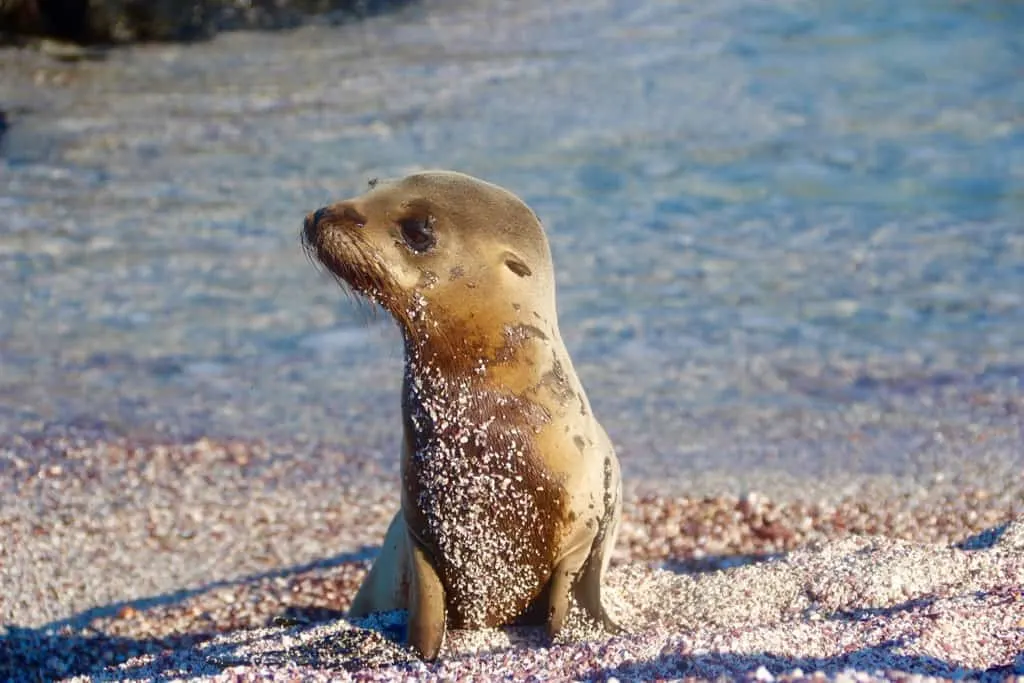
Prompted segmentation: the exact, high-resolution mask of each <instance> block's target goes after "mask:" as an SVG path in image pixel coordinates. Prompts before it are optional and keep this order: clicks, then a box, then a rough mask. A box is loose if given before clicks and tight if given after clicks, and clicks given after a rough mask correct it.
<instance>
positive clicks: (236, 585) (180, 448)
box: [0, 435, 1024, 681]
mask: <svg viewBox="0 0 1024 683" xmlns="http://www.w3.org/2000/svg"><path fill="white" fill-rule="evenodd" d="M29 450H31V451H32V452H34V453H35V454H36V455H38V454H39V453H40V452H45V453H47V454H49V456H50V457H49V458H46V459H45V464H43V465H41V466H38V467H29V466H28V465H24V466H23V467H19V463H27V460H25V459H19V458H20V456H19V454H21V456H24V454H25V453H26V452H27V451H29ZM3 454H4V461H3V462H4V463H6V468H7V471H8V472H12V473H13V476H14V478H15V479H16V481H17V484H18V486H17V489H16V490H17V493H15V494H14V495H5V496H4V498H3V503H2V506H0V527H2V529H3V532H4V538H5V539H7V540H6V542H5V543H4V544H3V546H2V547H0V600H2V602H0V608H2V613H3V616H4V623H5V624H6V626H5V630H4V631H3V632H0V667H2V668H0V677H2V678H4V679H5V680H8V679H10V680H40V679H47V680H49V679H61V680H63V679H72V680H140V679H142V680H154V679H159V680H175V679H187V678H193V677H198V678H200V679H202V680H217V681H234V680H394V679H403V678H405V679H407V678H409V677H410V676H411V677H414V678H416V679H436V680H447V679H452V678H458V679H463V678H468V679H474V680H486V679H491V678H494V677H511V678H515V679H518V680H611V679H618V680H649V679H653V678H660V679H665V678H667V679H674V678H688V677H693V678H699V679H707V678H718V677H722V676H725V677H727V678H734V677H741V678H747V679H756V680H771V678H772V677H783V678H784V679H786V680H798V679H801V678H805V677H819V678H820V677H822V676H825V677H827V678H829V679H831V680H868V679H872V680H873V679H875V678H878V679H886V680H902V679H905V678H906V677H922V676H923V677H933V676H934V677H939V678H972V679H982V680H993V681H995V680H1000V681H1001V680H1007V679H1012V678H1013V677H1014V676H1024V656H1022V653H1024V591H1022V586H1024V560H1022V559H1021V558H1022V557H1024V520H1022V519H1021V514H1022V509H1021V500H1022V498H1021V490H1022V487H1024V481H1022V480H1021V479H1020V478H1018V479H1017V480H1015V481H1008V482H1005V483H1006V486H1005V487H1004V488H1003V490H986V491H981V490H959V491H957V490H955V486H953V487H951V488H948V489H947V490H946V491H945V492H943V491H940V490H933V491H922V492H920V493H919V494H917V495H902V496H898V497H892V498H889V499H885V498H884V497H882V496H880V495H879V496H878V497H873V498H863V499H861V500H845V501H832V502H827V501H821V502H817V503H810V502H779V501H773V500H770V499H767V498H765V497H763V496H759V495H757V494H748V495H746V496H744V497H743V498H737V497H734V496H727V495H726V496H719V497H706V498H698V499H690V498H685V497H676V498H671V497H664V496H657V495H645V494H643V493H642V492H640V491H636V490H633V491H632V492H631V493H630V494H629V495H628V497H627V502H626V510H625V521H624V525H623V530H622V533H621V537H620V542H619V544H618V546H617V552H616V556H615V560H614V569H613V571H612V574H611V576H610V578H609V587H610V589H611V593H612V596H613V603H612V604H613V608H614V609H616V611H617V616H618V618H619V619H620V620H621V621H622V622H623V623H624V624H625V625H626V626H627V633H626V634H624V635H621V636H616V637H613V638H609V637H607V636H603V635H601V634H598V633H593V632H590V631H588V630H587V629H585V628H581V629H577V630H575V631H574V633H573V636H572V637H571V640H568V641H567V642H562V643H557V644H552V643H549V642H547V640H546V638H545V636H544V635H543V633H542V631H541V630H540V629H531V628H508V629H500V630H494V631H482V632H458V631H456V632H452V633H451V634H450V636H449V639H448V641H447V643H446V646H445V650H444V652H443V656H442V658H441V659H440V660H439V661H438V662H436V663H432V664H423V663H421V662H419V661H418V660H416V658H415V657H413V656H411V655H410V654H409V652H408V651H406V650H405V649H404V648H403V647H402V646H401V645H400V640H401V637H402V629H403V615H402V614H401V613H395V614H391V615H383V616H381V617H380V618H377V619H372V620H369V621H367V622H360V623H349V622H347V621H345V620H344V618H343V612H344V610H345V608H346V607H347V605H348V603H349V601H350V599H351V597H352V595H353V594H354V591H355V589H356V587H357V586H358V583H359V581H360V579H361V578H362V576H363V575H364V573H365V571H366V570H367V567H368V563H369V560H370V559H371V558H372V557H373V555H374V553H375V552H376V544H377V543H379V540H380V538H381V537H382V535H383V532H384V529H385V526H386V524H387V522H388V521H389V517H390V514H391V513H392V511H393V509H394V491H393V487H391V486H389V481H388V476H387V475H385V474H383V473H374V472H373V471H368V470H367V469H366V468H360V467H359V466H358V463H353V462H352V461H351V460H349V459H348V458H346V456H345V455H344V454H342V453H340V452H337V451H332V450H320V451H318V452H316V453H314V454H310V453H308V452H307V453H306V454H305V455H306V457H305V458H304V459H303V460H302V461H299V460H297V459H296V452H295V451H289V450H288V449H286V448H283V447H280V446H278V447H270V446H267V445H266V444H261V443H245V442H213V441H209V440H200V441H197V442H193V443H189V444H184V445H177V446H168V445H161V444H148V445H143V444H133V443H129V442H126V441H123V440H122V441H105V442H99V443H96V442H95V441H94V440H91V437H85V436H75V435H62V436H51V437H49V438H47V439H44V440H42V441H36V442H27V441H25V442H21V443H19V442H18V440H9V441H8V443H7V444H6V446H5V448H4V450H3ZM311 455H312V456H313V457H311ZM303 463H315V465H310V466H308V467H307V471H306V472H304V473H302V476H299V477H296V476H295V475H296V472H295V468H296V467H300V468H301V467H302V466H303ZM360 469H363V472H362V473H361V474H359V475H357V476H352V475H338V476H336V477H335V478H334V479H333V480H329V479H328V478H326V477H325V476H324V475H325V474H326V473H327V472H330V471H334V472H350V471H358V470H360ZM300 481H301V482H302V483H301V484H298V483H297V482H300ZM876 495H878V494H876ZM577 640H578V641H579V642H576V641H577ZM531 677H532V678H531Z"/></svg>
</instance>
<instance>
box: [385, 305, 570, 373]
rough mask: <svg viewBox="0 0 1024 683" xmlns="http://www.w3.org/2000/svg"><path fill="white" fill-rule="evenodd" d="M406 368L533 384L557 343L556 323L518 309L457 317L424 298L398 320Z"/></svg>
mask: <svg viewBox="0 0 1024 683" xmlns="http://www.w3.org/2000/svg"><path fill="white" fill-rule="evenodd" d="M400 327H401V328H402V334H403V339H404V343H405V360H406V367H407V368H410V367H411V368H413V369H414V371H417V372H419V373H421V374H424V375H425V376H426V377H425V379H428V380H429V377H430V376H433V375H435V374H437V373H440V375H441V376H443V377H444V378H445V380H446V381H451V380H453V379H456V378H463V379H466V380H471V381H482V380H487V381H489V382H492V383H493V382H497V383H499V384H501V385H503V386H506V387H507V388H508V389H509V390H511V391H519V390H521V389H524V388H526V387H529V386H533V385H535V384H536V383H537V382H538V381H540V379H541V377H543V375H544V374H545V372H547V371H548V370H549V368H550V366H551V363H552V360H551V359H552V356H553V353H554V351H555V348H556V346H560V337H559V336H558V329H557V325H554V324H551V323H550V322H549V321H548V319H547V318H545V317H542V316H540V315H539V314H537V315H534V312H533V311H522V312H521V313H517V314H516V315H511V316H506V317H501V316H497V315H495V314H494V312H493V311H487V312H481V313H480V314H479V315H476V316H469V317H467V318H457V317H455V316H453V315H451V314H449V313H446V312H445V311H443V310H441V309H439V308H437V307H431V306H429V304H426V303H425V302H423V305H422V306H421V307H419V308H416V309H413V310H412V311H410V312H407V314H406V315H405V316H403V320H401V321H400Z"/></svg>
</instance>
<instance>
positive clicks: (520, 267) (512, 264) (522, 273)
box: [502, 251, 533, 277]
mask: <svg viewBox="0 0 1024 683" xmlns="http://www.w3.org/2000/svg"><path fill="white" fill-rule="evenodd" d="M502 258H503V259H504V261H505V267H506V268H508V269H509V270H511V271H512V272H513V273H515V274H516V275H518V276H519V277H530V276H531V275H533V271H532V270H530V267H529V266H528V265H526V262H525V261H523V259H521V258H519V257H518V256H517V255H515V254H513V253H512V252H511V251H506V252H505V254H504V255H503V256H502Z"/></svg>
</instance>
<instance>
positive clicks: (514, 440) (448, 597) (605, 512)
mask: <svg viewBox="0 0 1024 683" xmlns="http://www.w3.org/2000/svg"><path fill="white" fill-rule="evenodd" d="M303 241H304V244H305V246H306V248H307V249H308V250H309V251H310V253H311V254H312V255H313V256H314V257H315V259H316V260H318V261H319V262H320V263H322V264H323V265H324V266H326V268H327V269H328V270H330V271H331V272H332V273H333V274H334V275H336V276H337V277H338V278H339V279H340V280H342V281H343V282H344V283H346V284H347V285H348V286H349V287H350V288H351V289H352V290H354V291H355V292H357V293H359V294H361V295H363V296H365V297H367V298H368V299H370V300H371V301H373V302H375V303H377V304H379V305H380V306H382V307H383V308H385V309H386V310H387V311H388V312H390V313H391V315H392V316H393V317H394V319H395V320H396V321H397V323H398V325H399V327H400V328H401V331H402V335H403V338H404V343H405V377H404V381H403V385H402V421H403V425H402V427H403V432H404V438H403V443H402V459H401V478H402V496H401V509H400V510H399V512H398V513H397V514H396V515H395V517H394V519H393V521H392V522H391V526H390V528H389V529H388V531H387V534H386V536H385V540H384V545H383V548H382V551H381V554H380V555H379V557H378V558H377V560H376V562H375V563H374V565H373V567H372V568H371V570H370V573H369V574H368V575H367V577H366V579H365V580H364V582H363V584H362V586H361V587H360V589H359V592H358V593H357V595H356V596H355V599H354V601H353V603H352V606H351V609H350V611H349V616H350V617H362V616H365V615H368V614H370V613H373V612H382V611H390V610H396V609H408V611H409V620H408V633H407V639H408V643H409V645H411V646H412V647H413V648H414V649H415V650H416V651H417V652H418V653H419V654H420V655H421V656H422V657H423V658H425V659H434V658H436V657H437V655H438V653H439V651H440V649H441V647H442V644H443V640H444V634H445V629H446V626H447V625H449V624H450V625H451V626H452V627H454V628H481V627H494V626H499V625H502V624H507V623H509V622H510V621H512V620H514V619H517V618H521V617H522V618H526V619H530V618H533V619H537V618H541V619H543V620H545V621H546V623H547V629H548V633H549V634H550V635H551V636H552V637H554V636H556V635H558V634H559V632H560V631H561V630H562V628H563V626H564V625H565V622H566V616H567V614H568V612H569V609H570V606H571V602H572V601H573V600H575V601H576V603H577V604H579V605H580V606H581V607H582V608H583V611H584V612H585V613H586V614H587V615H589V617H590V618H592V619H593V620H594V621H595V622H597V623H598V624H600V625H602V626H603V627H604V628H605V629H606V630H610V631H613V632H614V631H618V630H619V629H618V627H617V626H616V624H615V623H614V621H613V620H612V619H611V618H610V617H609V616H608V613H607V612H606V610H605V606H604V603H603V601H602V595H601V586H602V582H603V578H604V574H605V571H606V570H607V567H608V561H609V558H610V556H611V551H612V546H613V545H614V543H615V537H616V534H617V531H618V525H619V518H620V514H621V483H620V476H619V464H618V460H617V459H616V457H615V451H614V449H613V447H612V444H611V441H610V440H609V439H608V436H607V434H605V431H604V429H603V428H602V427H601V425H600V424H599V423H598V421H597V419H596V418H595V417H594V414H593V412H592V411H591V408H590V403H589V402H588V400H587V397H586V394H585V393H584V391H583V387H582V386H581V384H580V381H579V379H578V378H577V377H576V372H575V371H574V369H573V366H572V362H571V361H570V359H569V354H568V352H567V351H566V349H565V345H564V344H563V342H562V337H561V335H560V334H559V330H558V320H557V314H556V311H555V276H554V270H553V266H552V261H551V252H550V249H549V247H548V242H547V238H546V237H545V235H544V229H543V227H542V226H541V223H540V221H539V220H538V218H537V216H536V215H535V214H534V213H533V211H532V210H531V209H530V208H529V207H528V206H526V204H525V203H523V202H522V201H521V200H520V199H519V198H518V197H516V196H515V195H513V194H512V193H510V192H508V191H507V190H504V189H502V188H500V187H498V186H496V185H492V184H490V183H486V182H484V181H481V180H478V179H476V178H472V177H470V176H467V175H463V174H460V173H454V172H429V173H417V174H414V175H410V176H407V177H405V178H402V179H400V180H395V181H380V182H374V183H371V188H370V190H369V191H368V192H366V193H365V194H363V195H362V196H359V197H356V198H354V199H349V200H346V201H342V202H338V203H336V204H332V205H330V206H326V207H324V208H321V209H318V210H317V211H314V212H312V213H310V214H309V215H308V216H307V217H306V220H305V224H304V229H303Z"/></svg>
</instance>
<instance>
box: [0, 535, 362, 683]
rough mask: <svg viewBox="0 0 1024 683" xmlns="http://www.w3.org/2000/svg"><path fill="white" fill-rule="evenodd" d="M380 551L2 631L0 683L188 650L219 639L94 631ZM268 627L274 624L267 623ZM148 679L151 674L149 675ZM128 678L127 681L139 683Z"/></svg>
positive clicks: (292, 612) (325, 614)
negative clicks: (114, 620) (119, 618)
mask: <svg viewBox="0 0 1024 683" xmlns="http://www.w3.org/2000/svg"><path fill="white" fill-rule="evenodd" d="M379 550H380V548H379V547H364V548H361V549H360V550H358V551H356V552H351V553H342V554H339V555H336V556H334V557H331V558H326V559H321V560H316V561H314V562H308V563H305V564H301V565H295V566H293V567H288V568H285V569H278V570H272V571H268V572H260V573H257V574H250V575H247V576H243V577H240V578H238V579H233V580H225V581H214V582H211V583H208V584H205V585H203V586H201V587H199V588H193V589H187V590H179V591H173V592H170V593H163V594H160V595H155V596H151V597H147V598H140V599H138V600H126V601H120V602H113V603H110V604H109V605H103V606H101V607H94V608H92V609H88V610H85V611H83V612H80V613H78V614H76V615H74V616H72V617H70V618H68V619H62V620H59V621H53V622H50V623H49V624H45V625H44V626H41V627H38V628H25V627H20V626H17V625H13V624H6V625H4V627H3V628H4V630H2V631H0V681H49V680H54V679H57V678H66V677H71V676H78V675H84V674H89V673H94V672H97V671H99V670H102V669H103V668H104V667H110V666H114V665H117V664H120V663H122V662H124V661H125V660H126V659H128V658H129V657H132V656H136V655H139V654H144V653H146V654H156V653H160V652H164V651H167V650H180V649H187V648H190V647H192V646H194V645H197V644H199V643H202V642H205V641H208V640H210V639H212V638H214V637H215V636H217V635H219V633H218V631H217V630H216V629H210V630H198V631H195V632H191V633H181V634H176V635H173V636H168V637H161V638H152V639H145V638H140V639H136V638H125V637H120V636H112V635H108V634H105V633H102V632H99V631H97V630H95V628H94V627H93V626H92V624H93V622H95V621H96V620H97V619H103V618H106V617H113V616H115V615H117V614H118V613H119V612H121V611H122V610H125V609H131V610H135V611H138V612H142V611H145V610H148V609H152V608H154V607H161V606H168V605H174V604H180V603H183V602H185V601H186V600H189V599H190V598H194V597H196V596H199V595H202V594H203V593H208V592H210V591H215V590H218V589H221V588H227V587H231V586H239V585H242V584H247V583H253V582H257V581H261V580H264V579H275V578H286V579H287V578H290V577H293V576H296V575H299V574H304V573H306V572H310V571H314V570H324V569H332V568H335V567H339V566H342V565H346V564H353V563H362V562H364V561H366V560H369V559H372V558H373V557H375V556H376V554H377V553H378V552H379ZM342 616H344V615H343V613H342V612H340V611H338V610H333V609H329V608H326V607H317V606H312V607H294V606H293V607H288V608H287V609H285V610H284V611H283V612H282V614H280V615H277V617H275V619H274V620H273V621H274V623H275V624H281V625H292V624H303V623H312V622H323V621H330V620H333V619H337V618H340V617H342ZM267 625H268V626H269V625H271V624H267ZM145 677H146V678H149V677H150V676H149V675H146V676H145ZM135 678H136V677H134V676H132V675H130V674H126V675H125V676H124V680H135Z"/></svg>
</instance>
